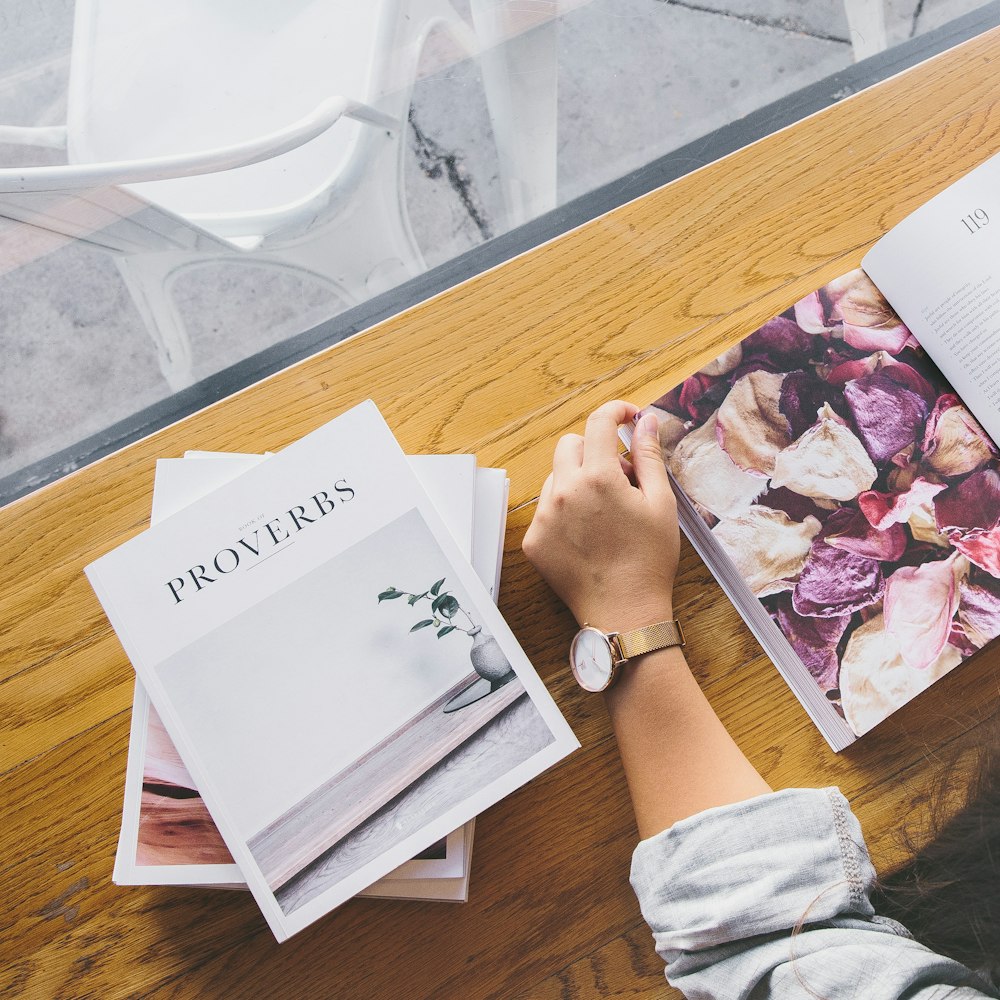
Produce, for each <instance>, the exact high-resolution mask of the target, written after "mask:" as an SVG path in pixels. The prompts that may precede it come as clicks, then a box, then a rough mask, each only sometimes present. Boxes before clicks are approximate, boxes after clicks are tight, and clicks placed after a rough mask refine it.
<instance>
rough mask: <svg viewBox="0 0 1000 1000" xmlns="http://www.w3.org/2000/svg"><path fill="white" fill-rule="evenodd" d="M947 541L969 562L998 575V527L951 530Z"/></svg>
mask: <svg viewBox="0 0 1000 1000" xmlns="http://www.w3.org/2000/svg"><path fill="white" fill-rule="evenodd" d="M948 541H950V542H951V544H952V545H954V546H955V548H956V549H958V551H959V552H961V553H962V555H964V556H965V557H966V558H967V559H969V561H970V562H974V563H975V564H976V565H977V566H979V567H980V568H981V569H984V570H986V572H987V573H989V574H990V575H991V576H996V577H1000V527H997V528H991V529H990V530H989V531H978V530H974V531H968V532H957V531H953V532H951V533H949V535H948Z"/></svg>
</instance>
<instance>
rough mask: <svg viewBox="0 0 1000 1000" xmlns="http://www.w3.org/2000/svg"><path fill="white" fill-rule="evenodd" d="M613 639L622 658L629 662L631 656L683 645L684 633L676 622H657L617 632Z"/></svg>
mask: <svg viewBox="0 0 1000 1000" xmlns="http://www.w3.org/2000/svg"><path fill="white" fill-rule="evenodd" d="M615 639H616V640H617V643H618V648H619V649H620V650H621V654H622V657H623V658H624V659H626V660H631V659H632V657H633V656H641V655H642V654H643V653H652V652H653V651H654V650H657V649H666V648H667V646H683V645H684V633H683V632H682V631H681V623H680V622H678V621H672V622H657V623H656V624H655V625H647V626H646V627H645V628H634V629H632V630H631V631H629V632H619V633H618V634H617V636H615Z"/></svg>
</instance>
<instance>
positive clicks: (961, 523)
mask: <svg viewBox="0 0 1000 1000" xmlns="http://www.w3.org/2000/svg"><path fill="white" fill-rule="evenodd" d="M934 518H935V521H936V523H937V529H938V531H941V532H944V533H945V534H950V533H951V532H952V531H975V530H988V529H990V528H995V527H996V526H997V525H998V524H1000V473H998V472H997V470H996V469H980V470H979V471H978V472H973V473H972V475H970V476H967V477H966V478H965V479H963V480H962V481H961V482H959V483H956V484H955V485H954V486H949V487H948V488H947V489H943V490H942V491H941V492H940V493H939V494H938V495H937V496H936V497H935V498H934Z"/></svg>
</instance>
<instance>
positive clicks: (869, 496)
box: [858, 477, 945, 531]
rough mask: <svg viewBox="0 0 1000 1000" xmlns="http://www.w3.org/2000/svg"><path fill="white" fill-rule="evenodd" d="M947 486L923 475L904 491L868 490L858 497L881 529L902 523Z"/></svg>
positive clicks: (875, 525) (872, 520) (863, 508)
mask: <svg viewBox="0 0 1000 1000" xmlns="http://www.w3.org/2000/svg"><path fill="white" fill-rule="evenodd" d="M944 488H945V485H944V483H932V482H929V481H928V480H927V479H924V478H923V477H918V478H917V479H915V480H914V481H913V483H912V484H911V485H910V488H909V489H908V490H905V491H904V492H902V493H880V492H879V491H878V490H868V491H867V492H865V493H862V494H861V495H860V496H859V497H858V506H859V507H860V508H861V511H862V513H863V514H864V515H865V517H867V518H868V521H869V523H870V524H871V525H872V526H873V527H876V528H878V529H879V530H880V531H885V529H886V528H887V527H888V526H889V525H890V524H902V523H903V522H904V521H906V520H909V517H910V514H912V513H913V511H914V510H916V509H917V508H918V507H920V506H922V505H923V504H925V503H927V502H928V501H929V500H930V499H931V498H932V497H933V496H934V495H935V494H936V493H940V492H941V491H942V490H943V489H944Z"/></svg>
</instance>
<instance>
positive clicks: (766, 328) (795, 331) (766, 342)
mask: <svg viewBox="0 0 1000 1000" xmlns="http://www.w3.org/2000/svg"><path fill="white" fill-rule="evenodd" d="M812 348H813V338H812V337H811V336H810V335H809V334H808V333H806V331H805V330H803V329H802V328H801V327H800V326H799V325H798V324H797V323H794V322H793V321H792V320H790V319H786V318H785V317H784V316H775V317H774V319H769V320H768V321H767V322H766V323H765V324H764V325H763V326H761V327H758V328H757V329H756V330H754V332H753V333H751V334H750V336H749V337H747V338H746V340H744V341H743V357H744V358H752V357H756V356H760V357H764V358H770V359H781V358H783V357H784V356H787V355H791V356H793V357H796V358H797V357H800V356H801V355H804V354H808V353H809V352H810V351H811V350H812Z"/></svg>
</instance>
